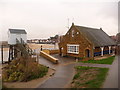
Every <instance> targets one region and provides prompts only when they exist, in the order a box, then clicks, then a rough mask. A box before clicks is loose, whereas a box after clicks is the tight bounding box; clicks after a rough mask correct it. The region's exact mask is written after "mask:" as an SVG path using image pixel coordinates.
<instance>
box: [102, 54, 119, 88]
mask: <svg viewBox="0 0 120 90" xmlns="http://www.w3.org/2000/svg"><path fill="white" fill-rule="evenodd" d="M103 88H118V56H116V58H115V60H114V62H113V64H112V66H111V67H110V70H109V72H108V76H107V78H106V80H105V82H104V85H103Z"/></svg>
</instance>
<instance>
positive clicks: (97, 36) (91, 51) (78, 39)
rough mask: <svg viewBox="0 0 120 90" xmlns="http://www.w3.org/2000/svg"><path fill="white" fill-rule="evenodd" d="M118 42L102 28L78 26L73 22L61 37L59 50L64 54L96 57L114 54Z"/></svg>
mask: <svg viewBox="0 0 120 90" xmlns="http://www.w3.org/2000/svg"><path fill="white" fill-rule="evenodd" d="M115 46H116V43H115V41H114V40H112V39H111V38H110V37H109V36H108V35H107V34H106V33H105V32H104V31H103V30H102V29H101V28H100V29H95V28H89V27H83V26H77V25H74V23H72V26H71V28H70V29H69V30H68V32H67V33H66V34H65V35H64V36H62V37H60V43H59V50H60V55H62V56H72V57H75V58H84V59H86V60H88V59H94V57H95V56H103V55H105V54H113V53H114V50H115Z"/></svg>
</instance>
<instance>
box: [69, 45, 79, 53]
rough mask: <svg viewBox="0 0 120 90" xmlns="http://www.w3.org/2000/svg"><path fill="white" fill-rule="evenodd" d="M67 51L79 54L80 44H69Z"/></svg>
mask: <svg viewBox="0 0 120 90" xmlns="http://www.w3.org/2000/svg"><path fill="white" fill-rule="evenodd" d="M67 53H73V54H79V45H77V44H67Z"/></svg>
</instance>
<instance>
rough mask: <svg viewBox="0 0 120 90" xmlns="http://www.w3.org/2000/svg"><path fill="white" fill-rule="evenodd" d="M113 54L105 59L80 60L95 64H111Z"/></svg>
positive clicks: (113, 57)
mask: <svg viewBox="0 0 120 90" xmlns="http://www.w3.org/2000/svg"><path fill="white" fill-rule="evenodd" d="M114 59H115V56H112V57H108V58H106V59H100V60H88V61H80V62H83V63H96V64H112V62H113V61H114Z"/></svg>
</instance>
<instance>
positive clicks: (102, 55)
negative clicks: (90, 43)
mask: <svg viewBox="0 0 120 90" xmlns="http://www.w3.org/2000/svg"><path fill="white" fill-rule="evenodd" d="M100 48H101V56H103V49H104V47H100Z"/></svg>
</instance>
